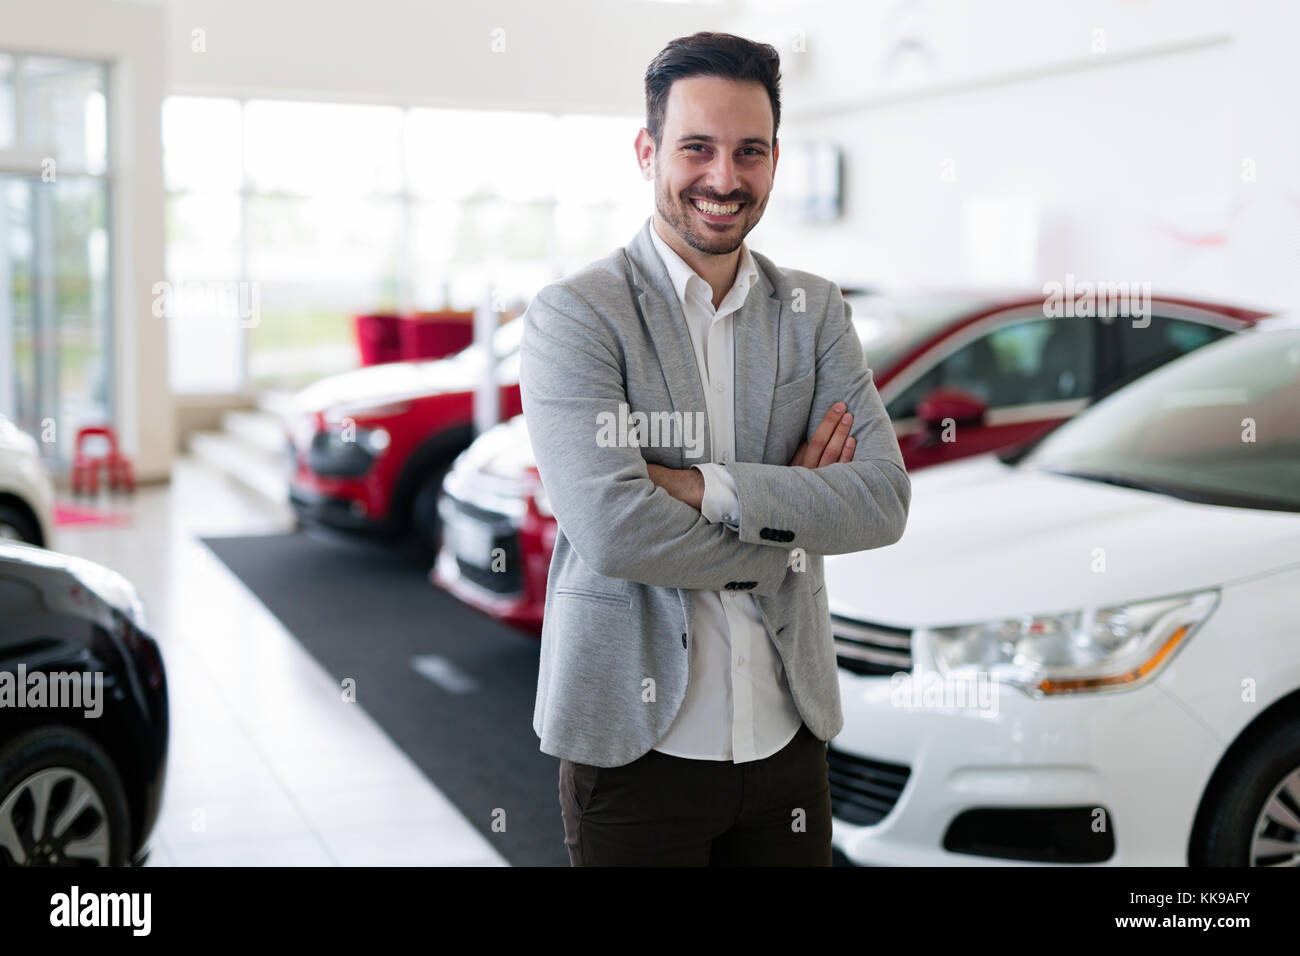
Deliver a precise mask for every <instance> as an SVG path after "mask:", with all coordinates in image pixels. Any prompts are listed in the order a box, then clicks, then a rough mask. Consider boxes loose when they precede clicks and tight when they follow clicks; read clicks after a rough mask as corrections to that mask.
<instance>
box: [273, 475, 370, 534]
mask: <svg viewBox="0 0 1300 956" xmlns="http://www.w3.org/2000/svg"><path fill="white" fill-rule="evenodd" d="M289 504H290V506H292V508H293V512H294V514H295V515H296V516H297V518H298V520H299V521H301V522H303V523H305V524H321V525H327V526H328V527H331V528H338V529H340V530H343V531H358V532H374V533H383V532H387V531H389V530H391V529H390V523H389V522H388V521H387V520H386V519H376V518H372V517H370V516H369V515H367V514H366V512H365V510H364V503H363V502H361V501H359V500H358V499H356V498H345V497H338V496H334V495H327V494H322V493H320V492H317V491H311V490H309V489H306V488H302V487H299V486H296V485H291V486H290V488H289Z"/></svg>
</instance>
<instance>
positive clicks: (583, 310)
mask: <svg viewBox="0 0 1300 956" xmlns="http://www.w3.org/2000/svg"><path fill="white" fill-rule="evenodd" d="M519 386H520V392H521V400H522V403H523V410H524V417H525V418H526V419H527V421H528V433H529V436H530V437H531V439H532V443H533V453H534V455H535V456H536V459H537V470H538V472H539V474H540V475H541V479H542V484H543V485H545V487H546V494H547V497H548V498H549V499H550V503H551V509H552V510H553V511H554V512H555V518H556V521H557V522H558V523H559V526H560V529H561V530H562V531H563V532H564V534H565V536H566V537H567V538H568V539H569V542H570V543H571V544H572V546H573V550H574V551H575V552H577V554H578V556H579V557H580V558H581V559H582V560H583V561H584V562H586V563H587V564H588V565H589V566H590V567H591V568H592V569H593V570H594V571H596V573H598V574H602V575H605V576H607V577H614V578H626V579H628V580H631V581H638V582H641V583H642V584H648V585H653V586H656V587H669V588H690V589H702V590H711V591H720V590H724V589H725V588H726V586H727V585H728V584H731V583H734V582H755V583H754V586H753V587H751V588H747V589H746V590H747V591H748V593H750V594H759V595H771V594H775V593H776V591H777V589H778V588H779V587H780V585H781V582H782V581H783V580H784V578H785V574H786V566H787V563H788V556H787V555H788V553H787V551H786V550H779V549H776V548H770V547H762V546H759V545H756V544H753V543H748V542H743V541H741V540H740V539H739V538H737V536H736V533H735V532H734V531H731V530H729V529H728V528H726V527H725V526H724V525H720V524H711V523H710V522H709V521H707V520H706V519H705V518H704V516H703V515H701V514H700V513H699V512H698V511H696V510H695V509H694V508H692V507H691V506H690V505H688V504H686V503H685V502H682V501H678V500H677V499H676V498H674V497H672V496H671V495H670V494H668V492H667V491H665V490H664V489H662V488H660V487H658V486H657V485H655V484H654V482H653V481H651V480H650V476H649V472H648V470H647V469H646V462H645V459H644V458H643V457H642V455H641V451H640V449H639V448H637V447H635V446H629V447H602V444H603V443H599V442H598V441H597V433H598V427H599V422H600V419H599V418H598V416H599V415H600V414H601V413H602V412H609V413H611V414H614V415H617V414H618V407H619V403H620V402H626V401H627V389H626V387H625V385H624V372H623V369H622V363H621V362H620V360H619V357H618V352H617V343H616V342H615V341H614V336H613V333H612V332H611V331H610V329H609V328H608V326H607V325H606V324H605V322H604V321H603V320H602V319H601V317H600V316H599V315H597V314H596V312H595V311H594V310H593V309H592V308H591V306H590V305H589V304H588V303H587V302H586V301H585V300H584V299H582V298H581V297H580V296H579V295H578V294H577V293H576V292H574V291H573V290H572V289H570V288H568V287H567V286H564V285H561V284H557V283H553V284H551V285H548V286H546V287H545V288H543V289H542V290H541V291H540V292H539V293H537V295H536V296H535V297H534V298H533V300H532V302H531V303H530V304H529V306H528V309H527V311H526V312H525V313H524V334H523V342H522V345H521V358H520V379H519Z"/></svg>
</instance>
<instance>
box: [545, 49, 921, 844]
mask: <svg viewBox="0 0 1300 956" xmlns="http://www.w3.org/2000/svg"><path fill="white" fill-rule="evenodd" d="M645 90H646V126H645V128H644V129H642V130H641V131H640V133H639V134H638V136H637V138H636V144H635V145H636V158H637V162H638V164H639V166H640V169H641V173H642V175H643V176H644V177H645V178H646V179H653V181H654V184H655V211H654V215H652V216H651V217H649V218H648V219H647V220H646V222H645V224H644V225H643V226H642V228H641V230H640V231H639V232H638V233H637V235H636V236H635V237H633V239H632V241H631V242H630V243H629V244H628V245H627V246H626V247H624V248H621V249H618V250H616V251H614V252H613V253H611V254H610V255H608V256H606V257H605V258H603V259H601V260H599V261H597V262H594V263H592V264H591V265H589V266H587V267H585V268H583V269H581V270H579V271H578V272H576V273H574V274H573V275H571V276H568V277H566V278H564V279H561V280H559V281H557V282H554V283H551V284H550V285H548V286H546V287H545V288H544V289H542V290H541V292H539V293H538V294H537V296H536V297H535V298H534V299H533V301H532V303H531V304H530V305H529V307H528V311H527V313H526V314H525V320H524V321H525V330H524V338H523V346H522V366H521V378H520V386H521V389H522V393H523V408H524V415H525V418H526V420H527V422H528V430H529V434H530V436H531V439H532V442H533V446H534V451H535V454H536V457H537V467H538V471H539V472H540V474H541V478H542V482H543V484H544V485H545V487H546V490H547V494H548V496H549V498H550V502H551V507H552V509H553V511H554V513H555V517H556V522H557V524H558V531H557V534H556V539H555V548H554V555H553V558H552V562H551V568H550V574H549V578H548V581H547V594H546V615H545V620H544V623H543V630H542V648H541V661H540V670H539V675H538V688H537V701H536V706H535V709H534V714H533V727H534V730H536V732H537V733H538V735H539V736H540V738H541V749H542V751H543V752H545V753H548V754H552V755H554V756H557V757H559V758H560V774H559V775H560V780H559V796H560V807H561V817H562V821H563V824H564V839H565V844H566V845H567V847H568V850H569V856H570V860H571V862H572V863H573V864H574V865H576V866H584V865H585V866H590V865H679V866H680V865H686V866H708V865H712V866H718V865H757V864H773V865H810V866H826V865H829V864H830V861H831V849H830V834H831V808H830V797H829V789H828V785H827V769H828V768H827V762H826V741H827V740H829V739H830V738H831V737H833V736H834V735H835V734H836V733H837V732H838V731H839V730H840V727H841V725H842V723H843V716H842V713H841V709H840V698H839V684H838V682H837V679H836V664H835V651H834V647H833V645H832V639H831V630H830V614H829V611H828V608H827V602H826V594H825V590H824V588H823V577H822V556H823V555H827V554H841V553H845V552H850V551H861V550H865V549H868V548H877V547H882V546H885V545H888V544H892V543H893V542H895V541H897V540H898V538H899V537H900V536H901V535H902V533H903V528H904V526H905V524H906V521H907V511H908V506H909V504H910V501H911V483H910V481H909V480H908V477H907V473H906V471H905V470H904V468H903V460H902V456H901V454H900V453H899V448H898V442H897V440H896V439H895V437H894V431H893V428H892V427H891V425H890V423H889V419H888V417H887V416H886V414H885V410H884V408H883V406H882V405H881V401H880V396H879V395H878V394H877V392H876V388H875V385H874V383H873V381H872V374H871V370H870V369H869V368H868V367H867V365H866V361H865V359H864V357H863V352H862V347H861V344H860V343H859V341H858V338H857V335H856V334H855V332H854V329H853V326H852V324H851V322H850V313H849V308H848V306H847V305H846V304H845V302H844V300H843V297H842V296H841V294H840V290H839V288H838V287H837V286H836V285H835V284H834V283H833V282H830V281H828V280H826V279H823V278H821V277H819V276H816V275H814V274H812V273H809V272H802V271H799V270H796V269H782V268H779V267H777V266H776V265H775V264H774V263H772V261H771V260H769V259H768V258H767V257H766V256H763V255H762V254H760V253H756V252H753V251H752V250H750V249H749V248H748V246H747V245H746V244H745V241H744V240H745V236H746V235H748V234H749V232H750V231H751V230H752V229H753V228H754V226H756V225H757V224H758V222H759V220H760V219H761V218H762V215H763V211H764V209H765V208H766V207H767V201H768V198H769V196H770V195H771V192H772V188H773V183H774V181H775V173H776V167H777V159H778V157H779V153H780V149H779V144H778V141H777V126H778V124H779V122H780V109H781V107H780V74H779V58H778V56H777V52H776V50H775V49H773V48H772V47H771V46H768V45H766V44H756V43H752V42H750V41H748V40H745V39H742V38H740V37H736V36H731V35H730V34H717V33H697V34H695V35H693V36H690V37H683V38H680V39H677V40H674V41H672V42H671V43H669V44H668V46H667V47H665V48H664V50H663V51H662V52H660V53H659V55H658V56H656V57H655V59H654V60H653V62H651V64H650V67H649V69H648V70H647V71H646V77H645ZM620 409H621V410H622V412H623V414H624V415H627V413H628V410H629V409H630V410H631V414H632V416H637V415H640V416H641V417H642V418H643V419H644V420H650V421H654V420H656V419H657V417H658V418H665V417H671V418H672V419H673V420H678V419H679V418H680V419H685V418H690V419H692V420H694V419H696V418H698V419H699V420H700V421H701V422H702V424H703V432H704V436H705V437H704V441H703V442H702V443H696V444H687V443H685V442H683V441H673V440H671V439H670V440H668V441H664V440H663V436H664V435H669V436H673V435H677V436H682V435H685V434H686V433H687V430H686V429H675V430H674V429H662V430H660V429H656V430H653V431H650V430H648V429H647V430H646V431H645V432H644V433H643V432H641V431H638V430H633V437H632V440H630V441H624V442H611V441H608V440H600V439H598V433H599V434H600V435H602V436H603V435H605V434H606V432H607V430H606V429H602V428H601V427H600V425H599V423H600V422H601V421H605V420H608V418H609V416H610V415H612V414H617V413H618V412H619V411H620ZM651 438H655V439H656V440H655V441H650V440H649V439H651Z"/></svg>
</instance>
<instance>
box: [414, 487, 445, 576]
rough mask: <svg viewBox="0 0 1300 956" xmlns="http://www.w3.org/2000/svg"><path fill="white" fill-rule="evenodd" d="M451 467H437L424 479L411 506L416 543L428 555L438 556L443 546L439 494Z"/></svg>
mask: <svg viewBox="0 0 1300 956" xmlns="http://www.w3.org/2000/svg"><path fill="white" fill-rule="evenodd" d="M450 470H451V469H450V468H449V467H448V466H446V465H444V466H441V467H439V468H435V469H434V470H433V471H431V472H430V473H429V474H428V475H426V476H425V478H424V480H423V481H422V482H420V488H419V490H418V491H416V493H415V500H414V502H413V504H412V506H411V524H412V526H413V530H414V537H415V540H416V544H417V545H418V547H419V548H420V550H421V551H422V552H423V553H424V555H425V556H427V557H430V558H432V557H436V556H437V554H438V549H439V548H440V547H442V516H441V515H439V514H438V495H439V494H440V493H441V492H442V480H443V478H445V477H446V476H447V472H448V471H450Z"/></svg>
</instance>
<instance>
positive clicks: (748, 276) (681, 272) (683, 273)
mask: <svg viewBox="0 0 1300 956" xmlns="http://www.w3.org/2000/svg"><path fill="white" fill-rule="evenodd" d="M650 238H651V240H653V242H654V246H655V249H656V250H657V251H658V252H659V258H660V259H662V260H663V263H664V266H665V267H667V269H668V278H669V279H671V280H672V283H673V289H674V290H675V291H676V292H677V302H678V304H680V305H681V307H682V309H683V311H684V310H685V309H686V296H687V294H688V293H689V292H690V291H691V288H692V286H693V285H695V286H699V287H701V289H700V291H701V293H702V294H703V295H704V297H705V298H706V299H707V300H708V301H709V303H710V305H712V303H713V290H712V288H711V287H710V286H709V284H708V283H707V282H705V281H704V279H703V278H702V277H701V276H700V274H699V273H698V272H696V271H695V270H694V269H692V268H691V267H690V266H689V265H687V263H686V260H685V259H683V258H682V257H681V256H679V255H678V254H677V253H676V252H675V251H673V247H672V246H670V245H668V243H666V242H664V240H663V239H662V238H661V237H660V235H659V230H658V229H656V228H655V224H654V219H653V217H652V218H651V220H650ZM757 278H758V266H756V265H755V264H754V257H753V256H751V255H750V254H749V245H748V243H744V242H742V243H741V244H740V267H739V268H738V269H737V270H736V281H735V283H733V285H732V287H731V289H730V290H728V292H727V294H726V296H725V297H724V298H723V300H722V304H723V305H726V303H727V300H728V299H730V298H731V297H732V295H733V294H734V293H736V291H737V290H739V292H740V296H741V298H740V301H741V302H744V300H745V298H746V297H748V294H749V289H750V287H751V286H752V285H753V284H754V280H755V279H757ZM691 280H694V283H692V281H691ZM739 307H740V306H739V305H737V306H736V308H739ZM718 311H719V312H721V311H722V309H721V308H719V309H718Z"/></svg>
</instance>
